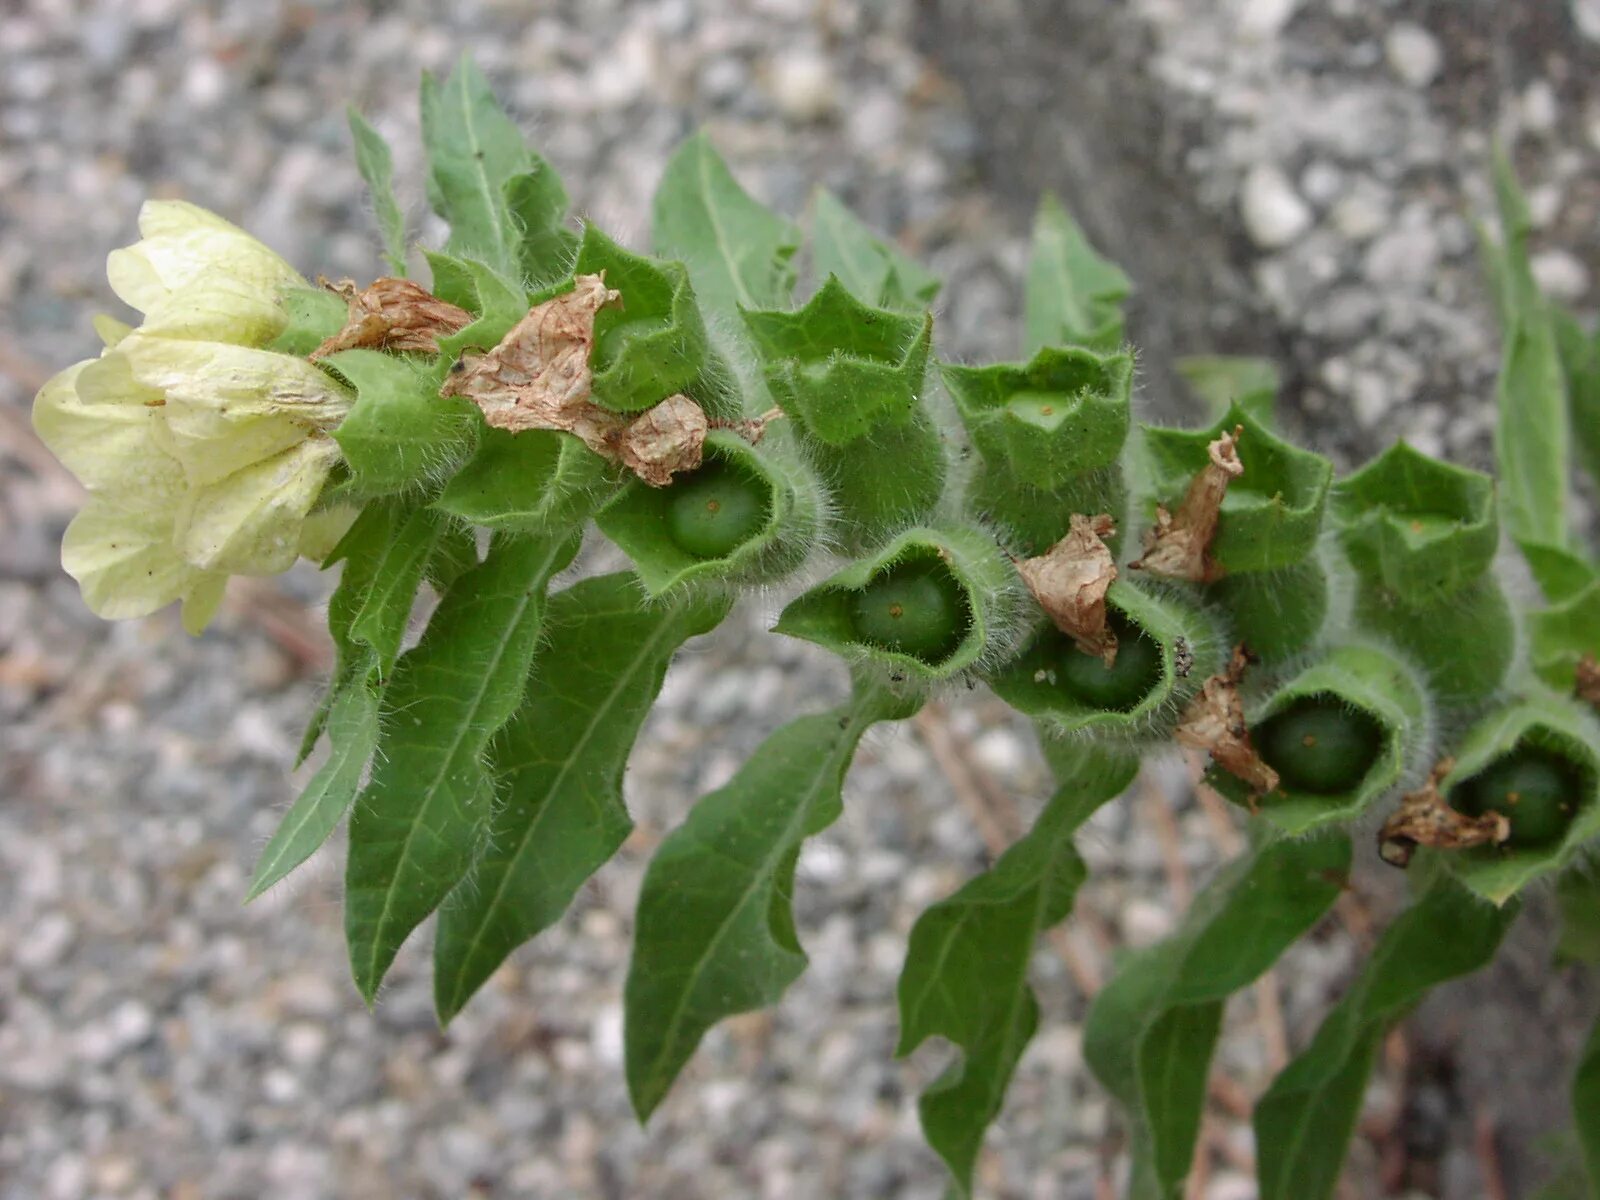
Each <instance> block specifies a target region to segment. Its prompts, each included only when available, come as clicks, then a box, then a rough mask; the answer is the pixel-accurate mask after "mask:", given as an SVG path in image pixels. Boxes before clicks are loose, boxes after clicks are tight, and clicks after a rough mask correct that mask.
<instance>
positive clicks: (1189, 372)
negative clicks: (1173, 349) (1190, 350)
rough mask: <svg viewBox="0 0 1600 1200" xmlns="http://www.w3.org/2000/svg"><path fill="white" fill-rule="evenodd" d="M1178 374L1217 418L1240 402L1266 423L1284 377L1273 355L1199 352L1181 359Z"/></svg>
mask: <svg viewBox="0 0 1600 1200" xmlns="http://www.w3.org/2000/svg"><path fill="white" fill-rule="evenodd" d="M1177 367H1178V374H1179V375H1181V376H1183V381H1184V382H1185V383H1187V384H1188V385H1189V387H1190V389H1191V390H1192V391H1193V392H1194V394H1195V395H1196V396H1198V397H1200V399H1201V401H1202V402H1203V403H1204V404H1205V406H1206V409H1207V412H1206V420H1208V421H1214V420H1216V418H1217V417H1219V416H1221V415H1222V414H1223V413H1225V412H1227V411H1228V409H1230V408H1231V407H1233V405H1235V404H1237V405H1238V406H1239V407H1240V408H1242V409H1244V410H1245V412H1247V413H1249V414H1250V415H1251V416H1253V417H1255V418H1256V420H1258V421H1260V422H1261V423H1262V424H1263V425H1271V424H1272V415H1273V410H1274V408H1275V407H1276V404H1277V400H1278V390H1279V389H1280V388H1281V387H1282V386H1283V376H1282V375H1281V374H1280V373H1279V371H1278V364H1277V363H1275V362H1273V361H1272V360H1271V359H1270V358H1249V357H1244V356H1236V355H1230V354H1197V355H1192V356H1190V357H1188V358H1180V359H1179V360H1178V362H1177Z"/></svg>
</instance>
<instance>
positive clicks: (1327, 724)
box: [1251, 695, 1383, 796]
mask: <svg viewBox="0 0 1600 1200" xmlns="http://www.w3.org/2000/svg"><path fill="white" fill-rule="evenodd" d="M1251 736H1252V737H1253V738H1254V740H1255V743H1256V746H1257V748H1258V750H1259V751H1260V753H1261V757H1262V758H1263V759H1264V760H1265V761H1266V763H1267V765H1268V766H1270V767H1271V768H1272V769H1273V770H1274V771H1276V772H1277V773H1278V778H1279V780H1280V782H1281V786H1282V787H1283V788H1284V790H1285V791H1291V792H1310V793H1312V794H1313V795H1318V796H1337V795H1341V794H1343V793H1345V792H1349V791H1351V790H1352V789H1354V788H1355V787H1356V786H1357V785H1359V784H1360V782H1361V781H1362V780H1363V779H1364V778H1366V774H1367V772H1368V770H1370V769H1371V767H1372V764H1373V761H1374V760H1375V759H1376V758H1377V757H1378V753H1379V751H1380V750H1381V749H1382V747H1383V728H1382V726H1380V725H1379V724H1378V722H1377V721H1376V720H1375V719H1374V718H1373V717H1372V716H1371V715H1370V714H1368V713H1365V712H1363V711H1362V710H1360V709H1359V708H1351V707H1350V706H1349V705H1347V704H1345V703H1344V702H1342V701H1341V700H1340V699H1339V698H1338V697H1337V696H1332V695H1321V696H1306V697H1304V698H1303V699H1300V700H1296V701H1295V702H1294V703H1293V704H1291V705H1290V706H1289V707H1288V708H1286V709H1284V710H1283V711H1282V712H1280V713H1276V714H1274V715H1273V716H1271V717H1269V718H1267V720H1265V721H1263V722H1262V723H1261V724H1260V725H1259V726H1258V727H1257V728H1256V729H1254V730H1253V731H1252V734H1251Z"/></svg>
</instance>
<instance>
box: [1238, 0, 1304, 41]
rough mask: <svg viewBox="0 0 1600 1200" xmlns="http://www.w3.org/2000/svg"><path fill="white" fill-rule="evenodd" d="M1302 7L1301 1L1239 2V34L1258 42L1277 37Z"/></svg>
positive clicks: (1247, 0)
mask: <svg viewBox="0 0 1600 1200" xmlns="http://www.w3.org/2000/svg"><path fill="white" fill-rule="evenodd" d="M1298 7H1300V0H1238V7H1237V10H1236V19H1237V22H1238V29H1239V32H1240V33H1242V34H1243V35H1244V36H1246V37H1248V38H1253V39H1255V40H1257V41H1266V40H1267V39H1268V38H1273V37H1276V36H1277V35H1278V34H1279V32H1281V31H1282V29H1283V27H1284V26H1285V25H1287V24H1288V23H1289V19H1290V18H1291V17H1293V16H1294V10H1295V9H1297V8H1298Z"/></svg>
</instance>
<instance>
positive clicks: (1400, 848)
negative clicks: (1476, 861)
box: [1378, 758, 1511, 868]
mask: <svg viewBox="0 0 1600 1200" xmlns="http://www.w3.org/2000/svg"><path fill="white" fill-rule="evenodd" d="M1455 765H1456V764H1455V760H1454V759H1453V758H1446V759H1441V760H1440V761H1439V762H1438V763H1437V764H1436V765H1435V766H1434V768H1433V772H1432V773H1431V774H1430V775H1429V776H1428V782H1427V783H1425V784H1424V785H1423V786H1422V787H1420V788H1418V789H1417V790H1416V791H1414V792H1407V793H1406V794H1405V795H1404V796H1402V797H1401V798H1400V807H1399V808H1397V809H1395V811H1394V813H1393V815H1391V816H1390V818H1389V819H1388V820H1387V821H1385V822H1384V823H1383V828H1382V829H1380V830H1379V831H1378V855H1379V857H1381V858H1382V859H1383V861H1384V862H1386V863H1388V864H1389V865H1390V866H1394V867H1401V868H1404V867H1406V866H1407V865H1409V864H1410V862H1411V856H1412V855H1413V854H1415V853H1416V850H1417V847H1418V846H1433V847H1435V848H1437V849H1440V850H1465V849H1467V848H1468V847H1470V846H1498V845H1499V844H1500V843H1501V842H1503V841H1505V840H1506V839H1507V838H1509V837H1510V836H1511V822H1510V821H1508V820H1507V819H1506V817H1505V814H1504V813H1498V812H1494V811H1492V810H1491V811H1489V812H1486V813H1484V814H1483V815H1482V816H1477V817H1469V816H1467V815H1466V814H1465V813H1462V812H1458V811H1456V810H1455V809H1453V808H1451V807H1450V805H1449V804H1448V803H1446V801H1445V798H1444V796H1443V795H1442V794H1440V792H1439V783H1440V781H1441V780H1443V779H1444V777H1445V776H1446V775H1448V774H1450V772H1451V771H1452V770H1453V769H1454V768H1455Z"/></svg>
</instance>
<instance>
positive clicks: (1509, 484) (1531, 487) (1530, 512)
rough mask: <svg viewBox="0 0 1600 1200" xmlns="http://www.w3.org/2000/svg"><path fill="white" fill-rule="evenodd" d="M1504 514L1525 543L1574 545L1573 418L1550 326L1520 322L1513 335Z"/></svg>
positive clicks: (1500, 397)
mask: <svg viewBox="0 0 1600 1200" xmlns="http://www.w3.org/2000/svg"><path fill="white" fill-rule="evenodd" d="M1496 404H1497V406H1498V410H1499V419H1498V421H1497V423H1496V425H1495V457H1496V458H1497V460H1498V461H1499V464H1500V510H1501V512H1502V513H1503V514H1504V515H1505V522H1506V528H1507V529H1508V530H1510V532H1511V536H1512V537H1514V538H1516V539H1517V540H1518V541H1527V542H1536V543H1543V544H1546V545H1551V546H1562V545H1565V544H1566V542H1567V536H1568V535H1567V512H1566V506H1567V412H1566V386H1565V379H1564V378H1563V376H1562V374H1561V362H1560V359H1559V357H1558V356H1557V354H1556V348H1555V342H1554V339H1553V338H1552V337H1551V335H1550V329H1549V325H1548V323H1547V322H1545V321H1543V320H1541V319H1540V318H1539V317H1537V316H1535V317H1528V316H1523V317H1519V318H1518V319H1517V321H1516V323H1515V324H1513V325H1512V326H1511V327H1510V329H1509V330H1508V331H1507V333H1506V349H1505V358H1504V361H1503V363H1502V366H1501V369H1500V380H1499V383H1498V384H1497V385H1496Z"/></svg>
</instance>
